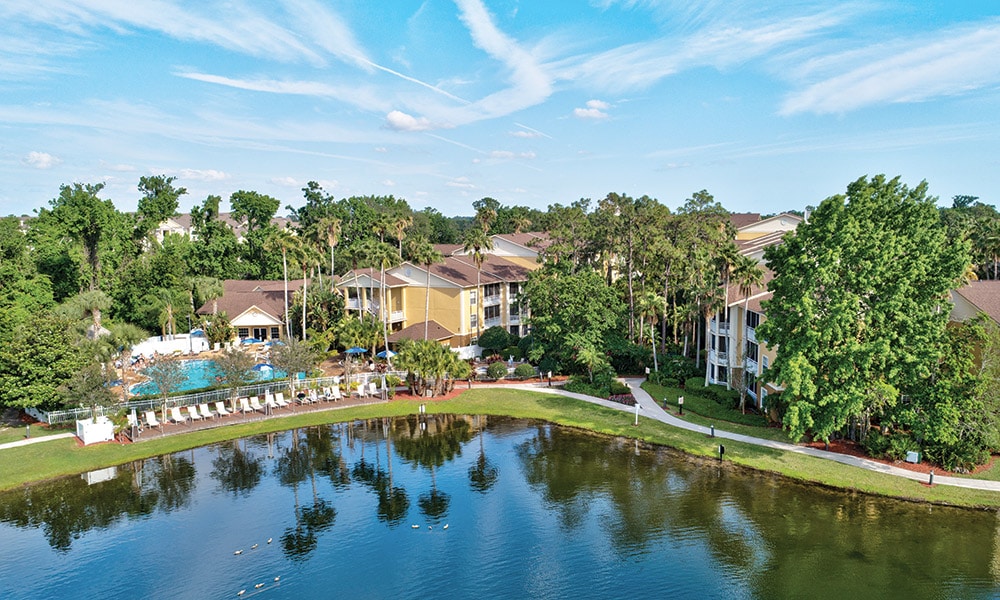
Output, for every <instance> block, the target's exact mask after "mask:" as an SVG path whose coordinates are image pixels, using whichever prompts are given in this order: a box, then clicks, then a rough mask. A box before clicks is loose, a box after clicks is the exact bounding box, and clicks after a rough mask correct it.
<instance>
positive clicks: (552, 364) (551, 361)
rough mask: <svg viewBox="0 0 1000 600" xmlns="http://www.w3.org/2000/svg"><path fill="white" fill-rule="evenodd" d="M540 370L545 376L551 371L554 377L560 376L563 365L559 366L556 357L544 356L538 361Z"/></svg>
mask: <svg viewBox="0 0 1000 600" xmlns="http://www.w3.org/2000/svg"><path fill="white" fill-rule="evenodd" d="M538 370H539V371H541V372H542V373H543V374H547V373H548V372H549V371H551V372H552V374H553V375H558V374H560V373H562V365H561V364H559V361H558V360H556V359H555V358H554V357H552V356H544V357H542V360H540V361H538Z"/></svg>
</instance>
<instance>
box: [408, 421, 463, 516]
mask: <svg viewBox="0 0 1000 600" xmlns="http://www.w3.org/2000/svg"><path fill="white" fill-rule="evenodd" d="M393 433H394V435H395V436H396V452H398V453H399V455H400V457H401V458H402V459H403V460H405V461H407V462H409V463H411V464H412V465H413V466H414V468H417V467H423V468H426V469H427V470H429V471H430V474H431V489H430V490H429V491H427V492H424V493H422V494H420V496H419V498H418V499H417V506H419V507H420V512H421V514H423V515H424V517H426V518H427V519H428V520H429V521H431V522H433V523H438V522H440V521H441V520H442V519H443V518H444V517H445V516H447V514H448V506H449V505H450V504H451V495H450V494H448V493H446V492H443V491H441V490H439V489H438V488H437V476H436V473H435V469H437V468H438V467H440V466H442V465H444V464H445V463H446V462H451V461H453V460H455V457H457V456H459V455H461V453H462V444H464V443H465V442H468V441H469V440H471V439H472V429H471V428H470V427H469V423H468V421H467V420H466V419H465V418H464V417H459V416H456V415H435V416H426V415H424V416H411V417H408V418H405V419H396V420H395V421H394V430H393Z"/></svg>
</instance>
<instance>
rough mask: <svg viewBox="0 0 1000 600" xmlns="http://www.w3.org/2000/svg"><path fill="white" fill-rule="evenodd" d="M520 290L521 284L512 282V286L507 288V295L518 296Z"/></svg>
mask: <svg viewBox="0 0 1000 600" xmlns="http://www.w3.org/2000/svg"><path fill="white" fill-rule="evenodd" d="M520 291H521V284H519V283H512V284H510V287H509V288H507V297H508V298H517V295H518V294H519V293H520Z"/></svg>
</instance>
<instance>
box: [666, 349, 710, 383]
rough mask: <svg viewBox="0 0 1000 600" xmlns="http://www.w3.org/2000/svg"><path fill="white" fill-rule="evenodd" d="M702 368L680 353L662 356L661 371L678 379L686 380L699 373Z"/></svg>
mask: <svg viewBox="0 0 1000 600" xmlns="http://www.w3.org/2000/svg"><path fill="white" fill-rule="evenodd" d="M699 371H700V369H699V368H698V367H697V366H695V364H694V361H693V360H691V359H690V358H685V357H683V356H681V355H679V354H667V355H666V356H663V357H661V360H660V372H661V373H664V374H665V375H666V376H667V377H672V378H674V379H676V380H677V381H685V380H687V379H689V378H691V377H694V376H695V375H697V374H698V372H699Z"/></svg>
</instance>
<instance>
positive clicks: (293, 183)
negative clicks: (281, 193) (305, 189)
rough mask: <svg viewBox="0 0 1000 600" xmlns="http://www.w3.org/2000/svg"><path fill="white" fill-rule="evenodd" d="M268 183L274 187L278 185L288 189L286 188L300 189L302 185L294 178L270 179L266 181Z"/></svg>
mask: <svg viewBox="0 0 1000 600" xmlns="http://www.w3.org/2000/svg"><path fill="white" fill-rule="evenodd" d="M268 181H270V182H271V183H273V184H274V185H280V186H281V187H288V188H298V187H302V183H301V182H299V180H298V179H295V178H294V177H272V178H271V179H268Z"/></svg>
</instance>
